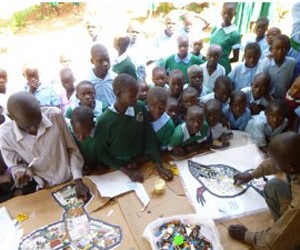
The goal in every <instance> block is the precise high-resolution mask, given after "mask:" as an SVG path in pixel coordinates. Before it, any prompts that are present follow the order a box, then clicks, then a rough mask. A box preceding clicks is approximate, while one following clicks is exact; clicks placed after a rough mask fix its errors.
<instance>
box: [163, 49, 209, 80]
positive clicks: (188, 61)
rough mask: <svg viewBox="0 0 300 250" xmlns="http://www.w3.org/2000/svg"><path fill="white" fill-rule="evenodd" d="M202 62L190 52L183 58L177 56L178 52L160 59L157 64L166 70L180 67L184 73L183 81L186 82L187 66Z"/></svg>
mask: <svg viewBox="0 0 300 250" xmlns="http://www.w3.org/2000/svg"><path fill="white" fill-rule="evenodd" d="M202 63H204V61H203V60H200V59H199V58H198V57H197V56H195V55H193V54H192V53H188V54H187V56H186V57H185V58H183V59H181V58H179V56H178V54H174V55H171V56H169V57H167V58H166V59H164V60H163V61H161V62H160V64H159V66H161V67H164V68H165V69H166V70H167V72H170V71H171V70H173V69H180V70H181V71H182V73H183V75H184V80H185V82H188V81H189V78H188V73H187V71H188V68H189V67H190V66H192V65H194V64H197V65H200V64H202Z"/></svg>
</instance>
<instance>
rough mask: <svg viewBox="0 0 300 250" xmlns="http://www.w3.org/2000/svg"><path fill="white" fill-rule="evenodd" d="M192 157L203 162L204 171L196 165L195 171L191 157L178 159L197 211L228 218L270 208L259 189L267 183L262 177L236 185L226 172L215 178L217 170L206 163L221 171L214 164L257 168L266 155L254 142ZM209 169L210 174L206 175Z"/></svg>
mask: <svg viewBox="0 0 300 250" xmlns="http://www.w3.org/2000/svg"><path fill="white" fill-rule="evenodd" d="M190 160H192V161H193V162H196V163H198V164H199V163H200V164H202V165H204V172H203V171H202V172H201V171H199V170H198V169H197V168H194V172H193V171H192V170H193V168H191V165H190V166H189V165H188V160H184V161H179V162H175V163H176V164H177V166H178V168H179V172H180V177H181V181H182V184H183V187H184V189H185V192H186V195H187V197H188V199H189V201H190V203H191V204H192V206H193V207H194V209H195V211H196V212H197V213H199V214H206V215H208V216H210V217H212V218H213V219H227V218H234V217H239V216H242V215H245V214H250V213H254V212H258V211H263V210H267V209H268V207H267V204H266V202H265V200H264V197H263V196H262V194H261V193H260V192H258V191H257V190H262V189H263V186H264V184H265V182H264V181H263V180H260V179H259V180H254V181H253V182H251V184H248V185H243V186H238V187H237V186H234V185H233V179H232V178H227V177H226V174H225V177H224V175H222V177H221V178H217V181H216V179H214V178H215V175H214V174H215V173H216V172H214V171H212V172H205V170H206V169H205V166H208V167H209V169H215V171H219V169H218V168H214V167H213V166H221V167H220V169H221V170H222V167H223V166H224V165H225V166H229V168H232V169H235V171H236V170H237V171H240V172H243V171H246V170H250V169H254V168H256V167H257V166H258V165H259V163H260V162H261V161H262V160H263V158H262V156H261V154H260V152H259V150H258V148H257V147H256V146H255V145H254V144H250V145H246V146H243V147H238V148H233V149H228V150H223V151H219V152H214V153H211V154H206V155H203V156H200V157H196V158H192V159H190ZM217 164H221V165H217ZM198 166H199V165H198ZM211 166H212V167H211ZM200 169H202V170H203V168H200ZM225 169H226V168H225ZM199 173H201V174H202V175H200V174H199ZM207 173H208V175H206V177H203V176H205V174H207ZM197 174H198V175H197ZM271 178H272V177H271ZM242 191H243V192H242ZM199 194H202V196H201V195H200V196H199ZM199 197H201V198H200V199H199Z"/></svg>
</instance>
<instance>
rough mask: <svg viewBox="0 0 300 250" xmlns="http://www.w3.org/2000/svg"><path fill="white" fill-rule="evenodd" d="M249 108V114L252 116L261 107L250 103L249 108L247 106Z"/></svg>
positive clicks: (257, 112)
mask: <svg viewBox="0 0 300 250" xmlns="http://www.w3.org/2000/svg"><path fill="white" fill-rule="evenodd" d="M249 108H250V110H251V114H252V115H257V114H259V113H260V111H261V110H262V106H261V105H257V104H256V103H251V104H250V106H249Z"/></svg>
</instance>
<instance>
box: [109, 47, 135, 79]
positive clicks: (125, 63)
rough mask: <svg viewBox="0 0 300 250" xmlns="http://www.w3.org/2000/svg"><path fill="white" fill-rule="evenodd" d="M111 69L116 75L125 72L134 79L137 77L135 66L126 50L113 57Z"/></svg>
mask: <svg viewBox="0 0 300 250" xmlns="http://www.w3.org/2000/svg"><path fill="white" fill-rule="evenodd" d="M112 70H113V72H115V73H116V74H118V75H119V74H121V73H126V74H128V75H131V76H132V77H133V78H134V79H136V80H137V79H138V77H137V74H136V69H135V66H134V64H133V63H132V61H131V59H130V57H129V56H128V53H126V52H125V53H123V54H122V55H120V56H119V57H117V58H116V59H115V61H114V65H113V67H112Z"/></svg>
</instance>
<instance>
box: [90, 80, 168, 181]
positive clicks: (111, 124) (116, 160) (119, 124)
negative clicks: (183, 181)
mask: <svg viewBox="0 0 300 250" xmlns="http://www.w3.org/2000/svg"><path fill="white" fill-rule="evenodd" d="M113 90H114V93H115V96H116V102H115V103H114V104H113V105H112V106H111V107H109V108H108V109H107V110H106V111H105V112H104V113H103V114H102V116H101V117H100V119H99V121H98V125H97V129H96V133H95V141H96V149H97V154H98V157H99V159H101V161H103V163H104V164H106V165H108V166H111V167H114V168H117V169H120V170H121V171H123V172H124V173H125V174H127V175H128V176H129V177H130V179H132V180H133V181H143V175H142V173H141V172H140V171H139V169H138V168H139V167H140V165H141V164H142V163H143V162H145V161H147V160H153V161H155V163H156V170H157V171H158V173H159V174H160V175H161V176H162V177H163V178H164V179H166V180H171V179H172V178H173V174H172V172H171V171H170V170H168V169H165V168H164V167H163V165H162V161H161V157H160V153H159V150H158V144H157V141H156V138H155V134H154V131H153V129H152V128H151V124H150V120H149V117H148V114H147V110H146V108H145V106H144V104H143V103H142V102H140V101H137V94H138V82H137V81H136V80H135V79H134V78H133V77H132V76H130V75H128V74H120V75H118V76H117V77H116V78H115V80H114V81H113Z"/></svg>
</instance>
